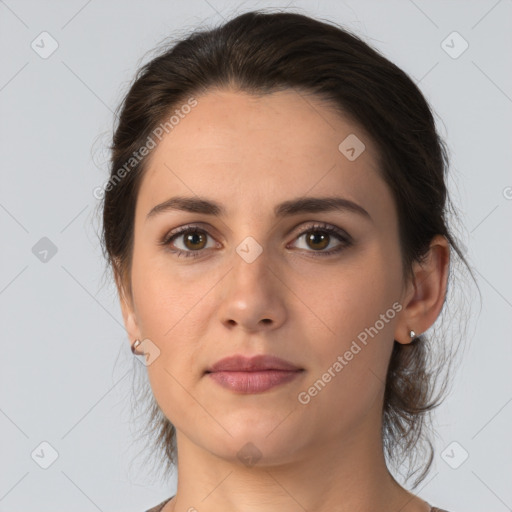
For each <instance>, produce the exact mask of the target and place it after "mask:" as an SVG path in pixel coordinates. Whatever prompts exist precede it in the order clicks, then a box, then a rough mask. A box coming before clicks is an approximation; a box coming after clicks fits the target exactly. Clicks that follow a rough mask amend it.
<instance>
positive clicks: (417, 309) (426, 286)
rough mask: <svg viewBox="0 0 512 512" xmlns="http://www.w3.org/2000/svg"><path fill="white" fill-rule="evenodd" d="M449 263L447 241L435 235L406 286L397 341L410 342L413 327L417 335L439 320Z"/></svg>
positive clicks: (415, 264)
mask: <svg viewBox="0 0 512 512" xmlns="http://www.w3.org/2000/svg"><path fill="white" fill-rule="evenodd" d="M449 263H450V246H449V244H448V240H447V239H446V238H445V237H444V236H442V235H436V236H435V237H434V238H433V239H432V241H431V242H430V249H429V251H428V253H427V255H426V256H425V259H424V260H423V261H422V262H421V263H420V262H415V263H414V265H413V273H414V278H413V280H412V282H410V283H409V284H408V286H407V291H406V293H405V298H404V299H403V301H402V305H403V310H402V312H401V314H400V318H399V320H398V321H397V324H396V327H395V340H396V341H397V342H398V343H400V344H403V345H405V344H408V343H410V342H411V341H412V340H413V338H411V336H410V334H409V333H410V331H411V330H412V331H414V332H415V333H416V336H418V335H420V334H421V333H423V332H425V331H426V330H427V329H428V328H429V327H430V326H431V325H432V324H433V323H434V322H435V321H436V318H437V317H438V316H439V313H440V312H441V309H442V307H443V304H444V301H445V298H446V288H447V283H448V272H449Z"/></svg>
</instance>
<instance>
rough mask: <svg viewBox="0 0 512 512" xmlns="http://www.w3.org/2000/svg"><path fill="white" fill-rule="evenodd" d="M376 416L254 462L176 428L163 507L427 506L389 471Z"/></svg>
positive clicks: (203, 511) (422, 510)
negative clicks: (221, 452) (171, 483)
mask: <svg viewBox="0 0 512 512" xmlns="http://www.w3.org/2000/svg"><path fill="white" fill-rule="evenodd" d="M377 411H378V417H377V418H380V410H379V408H377ZM377 418H376V417H375V415H373V414H369V415H368V417H367V420H368V421H366V422H365V425H363V426H361V425H359V426H358V428H357V429H353V430H354V431H353V432H351V433H350V434H347V435H346V436H345V437H343V440H342V442H340V440H339V439H340V436H337V437H336V436H333V438H332V439H322V440H319V442H317V443H313V444H311V443H310V444H307V445H304V446H303V447H302V448H300V449H299V450H298V451H296V452H295V453H293V454H291V455H289V457H288V458H287V460H283V459H282V458H280V459H277V460H275V459H272V460H270V459H269V458H266V457H264V456H263V454H262V457H261V458H260V459H259V460H256V461H255V462H256V463H255V464H254V465H244V464H243V463H242V462H241V461H240V460H239V459H238V457H237V456H236V455H235V456H233V457H232V458H228V457H221V456H218V455H216V454H215V453H212V451H210V450H207V449H205V448H204V447H203V446H198V445H197V444H196V443H194V442H192V441H191V440H190V439H189V438H187V437H186V436H185V435H184V434H183V433H182V432H181V431H179V430H178V431H177V443H178V490H177V493H176V496H175V498H174V499H173V500H171V502H170V503H168V504H167V506H166V507H165V508H164V512H171V511H173V512H197V511H200V512H218V511H219V510H222V511H223V512H235V511H240V510H243V511H244V512H263V511H265V512H268V510H279V511H280V512H292V511H293V512H296V511H297V510H314V511H315V512H328V511H329V512H331V511H332V510H336V511H339V512H349V511H350V512H370V511H371V512H373V511H376V510H379V511H389V512H429V511H430V507H429V506H428V504H427V503H426V502H424V501H423V500H421V499H420V498H418V497H416V496H414V495H413V494H411V493H410V492H408V491H407V490H405V489H404V488H402V487H401V486H400V485H399V484H398V483H397V482H396V480H395V479H394V478H393V477H392V475H391V474H390V473H389V471H388V469H387V466H386V463H385V458H384V454H383V450H382V441H381V439H380V421H379V420H377ZM356 430H357V431H356ZM269 506H270V507H271V509H269Z"/></svg>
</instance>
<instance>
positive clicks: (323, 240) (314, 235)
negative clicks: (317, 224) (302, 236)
mask: <svg viewBox="0 0 512 512" xmlns="http://www.w3.org/2000/svg"><path fill="white" fill-rule="evenodd" d="M329 240H330V235H329V234H328V233H324V232H322V231H313V232H311V233H310V234H308V235H307V236H306V243H307V244H308V245H309V246H310V247H311V248H312V249H317V250H322V249H325V248H326V247H327V246H328V245H329Z"/></svg>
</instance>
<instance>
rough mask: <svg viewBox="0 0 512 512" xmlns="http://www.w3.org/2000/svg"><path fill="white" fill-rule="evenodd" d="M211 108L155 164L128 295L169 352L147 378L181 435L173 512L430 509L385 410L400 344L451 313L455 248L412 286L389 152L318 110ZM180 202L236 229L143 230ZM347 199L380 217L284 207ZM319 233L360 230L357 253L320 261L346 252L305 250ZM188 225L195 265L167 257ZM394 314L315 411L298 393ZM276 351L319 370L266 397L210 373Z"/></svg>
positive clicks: (194, 115)
mask: <svg viewBox="0 0 512 512" xmlns="http://www.w3.org/2000/svg"><path fill="white" fill-rule="evenodd" d="M197 100H198V105H197V106H196V107H194V108H193V109H192V110H191V112H190V113H189V114H187V115H186V116H185V117H184V119H182V120H181V121H180V122H179V124H178V125H176V126H175V127H174V129H173V130H172V131H170V132H169V133H168V134H167V135H165V137H164V138H163V139H162V141H161V142H160V143H159V145H158V146H157V147H156V148H155V149H153V150H152V153H151V155H150V158H151V160H150V164H149V167H148V169H147V172H146V174H145V176H144V179H143V181H142V184H141V188H140V191H139V195H138V200H137V205H136V212H135V228H134V230H135V231H134V236H135V238H134V249H133V251H134V252H133V264H132V269H131V276H130V277H131V282H132V286H133V296H132V297H130V298H126V297H125V296H124V295H123V287H122V285H121V284H120V281H119V280H118V281H117V282H118V287H119V292H120V296H121V307H122V312H123V318H124V322H125V326H126V329H127V332H128V334H129V338H130V343H133V341H134V340H135V339H139V340H143V339H146V338H148V339H150V340H151V342H152V343H153V344H154V345H153V346H156V347H158V350H159V351H160V353H159V355H158V357H156V359H154V361H153V362H151V364H149V365H148V366H147V371H148V376H149V379H150V383H151V387H152V390H153V393H154V396H155V399H156V400H157V402H158V404H159V405H160V407H161V409H162V411H163V413H164V414H165V415H166V416H167V418H169V420H170V421H171V422H172V423H173V424H174V425H175V427H176V429H177V442H178V451H179V460H178V489H177V495H176V497H175V498H174V499H173V500H172V501H171V502H169V503H168V504H167V505H166V506H165V507H164V512H171V511H176V512H177V511H179V512H182V511H183V512H185V511H189V510H190V511H193V510H197V511H200V512H218V511H219V510H222V511H225V512H231V511H233V512H234V511H240V510H243V511H245V512H258V511H263V510H265V511H267V512H268V511H269V510H276V511H277V510H279V511H280V512H292V511H294V512H295V511H303V510H309V511H316V512H324V511H329V512H331V511H332V510H336V511H340V512H344V511H347V512H348V511H350V512H363V511H375V510H386V511H396V512H398V511H400V512H428V511H429V510H430V507H429V506H428V504H427V503H426V502H424V501H423V500H421V499H419V498H418V497H416V496H414V495H413V494H411V493H409V492H408V491H406V490H405V489H403V488H402V487H401V486H400V485H399V484H398V483H397V482H396V481H395V480H394V479H393V477H392V476H391V474H390V473H389V471H388V469H387V467H386V464H385V460H384V456H383V452H382V441H381V435H380V429H381V410H382V403H383V396H384V382H385V376H386V370H387V366H388V362H389V359H390V355H391V350H392V348H393V340H397V341H398V342H399V343H404V344H405V343H409V342H410V336H409V331H410V330H411V329H413V330H414V331H415V332H416V333H417V334H420V333H422V332H424V331H426V330H427V329H428V328H429V327H430V326H431V325H432V324H433V323H434V321H435V319H436V318H437V316H438V315H439V313H440V311H441V308H442V305H443V301H444V297H445V293H446V282H447V275H448V262H449V247H448V243H447V241H446V239H445V238H444V237H441V236H437V237H435V238H434V239H433V240H432V244H431V249H430V253H429V257H428V258H427V259H426V261H425V262H424V263H423V265H422V266H419V265H415V267H414V272H415V279H414V281H411V282H410V283H406V282H404V280H403V278H402V272H401V260H400V246H399V239H398V220H397V213H396V208H395V204H394V200H393V197H392V195H391V192H390V190H389V189H388V187H387V185H386V184H385V182H384V181H383V180H382V178H381V177H380V175H379V171H378V167H377V163H376V162H377V152H376V149H375V147H374V144H373V143H372V141H371V140H370V138H369V137H368V135H367V134H366V133H365V131H364V130H362V128H361V127H359V126H357V125H355V124H353V123H351V122H349V121H348V120H347V119H345V118H343V117H342V116H341V115H339V114H337V113H335V112H334V111H333V110H332V109H331V108H329V106H328V105H326V104H325V103H322V102H321V101H320V100H319V99H318V98H316V97H314V96H310V95H309V96H306V95H305V94H299V93H298V92H296V91H291V90H287V91H282V92H278V93H273V94H270V95H265V96H263V97H257V96H252V95H249V94H247V93H242V92H236V91H233V90H211V91H210V92H208V93H207V94H206V95H204V96H201V97H197ZM352 133H354V134H356V135H357V136H358V138H359V139H360V140H362V141H363V142H364V144H365V146H366V149H365V150H364V151H363V152H362V153H361V155H360V156H359V157H358V158H357V159H356V160H354V161H349V160H348V159H347V158H346V157H345V155H343V154H342V153H341V152H340V151H339V150H338V146H339V144H340V142H341V141H343V140H344V139H345V137H347V136H348V135H349V134H352ZM177 195H186V196H192V197H194V196H201V197H205V198H208V199H212V200H215V201H217V202H219V203H221V204H222V205H224V206H225V207H226V209H227V215H226V216H225V217H215V216H211V215H206V214H198V213H190V212H184V211H177V210H176V211H167V212H165V213H161V214H159V215H156V216H154V217H152V218H150V219H149V220H146V215H147V213H148V212H149V211H150V210H151V209H152V208H153V207H154V206H155V205H157V204H159V203H161V202H163V201H165V200H167V199H169V198H170V197H173V196H177ZM334 195H336V196H341V197H344V198H348V199H350V200H352V201H354V202H356V203H357V204H359V205H361V206H362V207H363V208H364V209H365V210H367V212H368V213H369V214H370V216H371V219H372V220H367V219H365V218H364V217H363V216H360V215H358V214H356V213H352V212H349V211H344V212H339V211H331V212H318V213H302V214H298V215H295V216H293V217H290V218H284V219H276V218H275V217H274V215H273V208H274V206H275V205H276V204H277V203H280V202H282V201H285V200H289V199H294V198H298V197H301V196H315V197H318V196H334ZM313 222H324V223H327V224H329V225H333V226H336V227H338V228H340V229H342V230H345V232H346V233H348V234H349V235H350V236H351V237H352V238H353V241H354V242H353V244H352V245H351V246H346V247H344V248H343V249H342V250H341V252H339V253H337V254H332V255H330V256H325V257H322V256H321V255H319V253H320V252H322V251H323V252H326V251H329V250H330V249H332V248H336V247H339V246H340V244H342V242H340V241H339V240H338V239H336V237H335V236H334V235H331V236H330V238H329V240H330V241H329V245H328V247H327V248H325V247H326V246H327V244H325V246H322V245H321V244H320V242H318V241H316V242H314V241H313V242H310V243H309V244H308V241H307V238H306V236H301V234H302V233H303V232H304V231H306V230H307V229H309V228H310V226H311V224H312V223H313ZM188 223H201V224H200V225H199V226H198V227H199V228H200V229H203V230H206V231H207V232H208V234H207V235H206V234H203V237H205V238H203V239H200V240H199V241H197V240H196V241H195V242H192V243H190V242H189V243H188V244H187V238H186V236H181V237H177V238H176V239H175V240H174V241H173V243H174V247H177V248H180V249H182V250H187V249H188V251H189V252H191V251H193V249H194V248H196V247H197V248H199V249H200V250H201V251H202V255H200V256H199V257H198V258H192V257H191V258H184V257H183V256H181V257H178V256H177V255H176V254H173V253H171V252H170V251H169V250H168V249H169V248H166V247H163V246H162V245H159V241H160V240H161V239H163V238H164V237H165V235H166V234H168V233H169V232H170V231H171V230H173V229H175V228H178V227H180V226H184V225H186V224H188ZM249 236H250V237H253V238H254V239H255V240H256V241H257V242H258V244H259V245H260V246H261V248H262V253H261V254H260V255H259V256H258V257H257V258H256V259H255V260H254V261H253V262H251V263H248V262H247V261H246V260H244V259H243V258H242V257H241V256H240V255H239V254H238V253H237V252H236V248H237V247H238V246H239V245H240V244H241V242H242V241H243V240H244V239H245V238H246V237H249ZM322 247H324V248H323V249H322ZM251 250H254V249H251ZM395 302H398V303H399V304H400V305H401V306H402V309H401V311H400V312H398V313H397V314H396V315H395V316H394V318H392V319H389V320H388V322H387V323H385V325H384V327H383V328H382V329H381V330H379V332H378V334H377V335H374V336H373V337H369V341H368V343H367V345H366V346H363V345H361V344H360V345H361V346H362V347H363V348H362V350H361V351H360V352H359V353H357V355H355V356H354V357H353V359H352V360H351V361H350V362H349V363H348V364H347V365H346V366H345V367H344V368H343V370H342V371H341V372H339V373H337V374H336V376H335V377H334V378H332V380H331V381H330V382H329V383H328V384H326V385H325V387H324V388H323V389H322V390H321V391H320V392H319V393H318V394H317V395H316V396H314V397H312V398H311V400H310V402H309V403H307V404H301V403H300V402H299V401H298V399H297V396H298V394H299V393H300V392H301V391H305V390H307V389H308V388H309V387H310V386H311V385H312V384H313V383H314V382H315V381H317V380H318V379H319V378H321V377H322V374H324V372H325V371H326V370H327V369H328V368H329V367H332V365H333V363H334V362H335V361H336V360H337V357H338V356H339V355H343V354H344V353H345V352H346V351H347V350H348V349H349V348H350V346H351V344H352V342H353V341H354V340H356V339H357V335H358V334H359V333H361V332H362V331H364V329H365V328H368V327H370V326H374V325H375V323H376V321H377V320H378V319H379V318H380V315H381V314H385V313H386V311H388V310H389V309H390V308H391V307H392V304H393V303H395ZM148 346H149V345H148ZM151 350H154V349H151ZM151 350H149V349H148V352H150V353H151ZM155 353H156V352H153V354H155ZM261 353H266V354H273V355H277V356H278V357H281V358H283V359H285V360H288V361H290V362H292V363H294V364H296V365H297V366H299V367H301V368H303V369H304V371H303V372H302V374H301V375H300V376H299V377H298V378H297V379H295V380H293V381H291V382H288V383H286V384H284V385H281V386H278V387H275V388H273V389H271V390H269V391H266V392H263V393H257V394H238V393H235V392H232V391H230V390H226V389H224V388H223V387H221V386H219V385H218V384H217V383H215V382H213V381H212V380H211V379H210V378H208V377H207V376H205V375H204V371H205V369H206V367H207V366H209V365H210V364H213V363H214V362H215V361H217V360H219V359H221V358H223V357H226V356H228V355H232V354H244V355H249V356H251V355H255V354H261ZM248 442H251V443H252V444H253V445H255V446H256V447H257V449H258V451H259V454H260V458H259V459H258V460H257V462H256V463H255V464H253V465H247V464H244V463H243V462H242V461H241V460H240V459H239V458H238V456H237V454H238V452H239V451H240V450H241V449H242V448H243V447H244V446H245V445H246V444H247V443H248ZM244 449H246V448H244ZM383 504H384V505H385V508H383ZM191 507H194V508H193V509H192V508H191Z"/></svg>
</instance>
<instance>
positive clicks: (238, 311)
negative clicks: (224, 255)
mask: <svg viewBox="0 0 512 512" xmlns="http://www.w3.org/2000/svg"><path fill="white" fill-rule="evenodd" d="M241 254H242V256H240V254H239V253H238V252H234V254H233V256H234V257H233V266H232V269H231V271H230V272H229V273H228V275H227V276H226V278H225V279H224V280H223V281H224V282H223V284H222V285H221V286H222V288H221V293H220V304H219V309H218V314H219V317H220V320H221V322H222V323H223V324H224V325H225V326H226V327H227V328H229V329H233V328H236V327H239V328H241V329H242V330H244V331H247V332H257V331H259V330H272V329H277V328H279V327H280V326H281V325H282V324H283V323H284V322H285V321H286V316H287V307H286V302H287V300H288V297H289V296H290V295H291V292H290V291H289V288H287V286H286V284H285V283H284V281H283V277H282V275H281V276H280V275H279V274H280V273H279V270H278V268H276V267H275V266H273V265H272V262H271V261H269V258H268V255H267V253H266V252H265V251H264V250H263V251H262V252H261V253H260V254H259V255H258V256H257V257H256V258H255V259H251V258H244V254H243V252H242V253H241ZM281 274H282V273H281Z"/></svg>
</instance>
